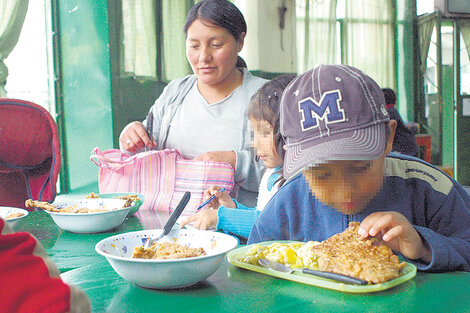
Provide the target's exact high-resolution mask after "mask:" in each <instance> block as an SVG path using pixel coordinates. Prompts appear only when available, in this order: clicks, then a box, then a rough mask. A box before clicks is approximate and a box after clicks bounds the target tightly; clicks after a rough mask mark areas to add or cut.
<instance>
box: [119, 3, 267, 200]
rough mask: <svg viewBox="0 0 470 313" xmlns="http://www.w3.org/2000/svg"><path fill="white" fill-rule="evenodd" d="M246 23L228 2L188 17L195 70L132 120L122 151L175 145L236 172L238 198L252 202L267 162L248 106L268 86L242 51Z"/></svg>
mask: <svg viewBox="0 0 470 313" xmlns="http://www.w3.org/2000/svg"><path fill="white" fill-rule="evenodd" d="M246 31H247V29H246V22H245V19H244V17H243V15H242V14H241V12H240V11H239V10H238V9H237V7H236V6H235V5H233V4H232V3H231V2H229V1H226V0H204V1H201V2H199V3H197V4H196V5H194V6H193V7H192V8H191V10H190V12H189V13H188V16H187V18H186V23H185V26H184V32H185V36H186V56H187V59H188V61H189V63H190V64H191V68H192V70H193V72H194V74H193V75H190V76H186V77H184V78H181V79H176V80H173V81H171V82H170V83H169V84H168V86H167V87H166V88H165V90H164V91H163V93H162V95H161V96H160V97H159V98H158V99H157V101H156V102H155V104H154V105H153V106H152V108H151V109H150V113H152V115H153V127H151V129H152V136H153V138H155V140H154V141H152V140H150V138H149V137H148V135H147V120H145V121H144V122H143V123H141V122H133V123H130V124H129V125H127V126H126V127H125V128H124V130H123V131H122V133H121V136H120V138H119V142H120V145H121V149H122V150H126V151H128V152H131V153H135V152H139V151H142V149H144V148H154V147H156V148H157V149H166V148H175V149H177V150H178V151H179V152H180V153H181V154H182V155H183V157H185V158H188V159H193V158H194V159H196V160H201V161H213V162H225V163H229V164H231V165H232V167H233V168H234V169H235V183H236V185H235V188H234V191H233V192H232V196H234V197H236V194H237V193H238V200H239V201H240V202H241V203H243V204H245V205H248V206H254V204H255V203H256V193H257V189H258V185H259V182H260V178H261V175H262V163H261V162H256V161H255V159H254V155H253V151H252V149H250V141H251V140H250V137H251V136H250V130H249V126H248V121H247V118H246V113H245V111H246V107H247V106H248V104H249V101H250V99H251V96H252V95H253V94H254V93H255V92H256V91H257V90H258V89H259V88H260V87H261V86H262V85H263V84H264V83H265V82H267V81H266V80H264V79H261V78H258V77H254V76H252V75H251V74H250V73H249V72H248V70H247V69H246V67H245V66H246V65H245V64H244V62H243V60H242V59H241V58H240V57H239V56H238V53H239V52H240V51H241V49H242V48H243V44H244V40H245V36H246Z"/></svg>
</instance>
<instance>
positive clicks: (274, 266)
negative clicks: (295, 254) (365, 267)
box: [258, 259, 369, 285]
mask: <svg viewBox="0 0 470 313" xmlns="http://www.w3.org/2000/svg"><path fill="white" fill-rule="evenodd" d="M258 263H259V264H261V265H262V266H263V267H266V268H269V269H270V270H274V271H278V272H283V273H288V274H291V273H293V272H295V271H298V269H293V268H290V267H289V266H287V265H284V264H281V263H278V262H274V261H270V260H268V259H259V260H258ZM302 273H305V274H310V275H314V276H318V277H323V278H328V279H332V280H336V281H339V282H342V283H346V284H354V285H367V284H368V283H369V282H368V281H367V280H362V279H359V278H354V277H351V276H346V275H342V274H337V273H332V272H325V271H316V270H312V269H309V268H303V269H302Z"/></svg>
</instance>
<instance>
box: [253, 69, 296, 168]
mask: <svg viewBox="0 0 470 313" xmlns="http://www.w3.org/2000/svg"><path fill="white" fill-rule="evenodd" d="M295 77H296V75H294V74H284V75H280V76H277V77H275V78H273V79H272V80H271V81H269V82H267V83H266V84H264V85H263V86H262V87H261V88H260V89H259V90H258V92H256V93H255V94H254V95H253V97H252V98H251V101H250V105H249V106H248V110H247V114H248V117H249V118H252V119H254V120H257V121H266V122H268V123H269V125H271V127H272V128H273V133H274V144H275V147H276V152H277V155H278V156H279V157H280V158H281V160H284V154H285V150H284V145H285V141H284V137H283V136H282V135H281V129H280V121H279V116H280V112H279V111H280V107H281V96H282V92H283V91H284V89H285V88H286V87H287V85H289V83H290V82H291V81H292V80H293V79H294V78H295Z"/></svg>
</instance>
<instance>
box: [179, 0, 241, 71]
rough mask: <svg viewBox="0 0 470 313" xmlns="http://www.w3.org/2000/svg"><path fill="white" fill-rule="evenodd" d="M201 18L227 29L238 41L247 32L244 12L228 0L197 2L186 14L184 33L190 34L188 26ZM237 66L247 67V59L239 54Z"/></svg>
mask: <svg viewBox="0 0 470 313" xmlns="http://www.w3.org/2000/svg"><path fill="white" fill-rule="evenodd" d="M197 19H200V20H202V21H207V22H209V23H211V24H214V25H216V26H219V27H222V28H224V29H226V30H227V31H228V32H229V33H230V34H232V36H233V37H234V38H235V40H236V41H238V40H240V36H241V34H242V33H243V32H244V33H245V34H246V32H247V28H246V22H245V18H244V17H243V14H242V12H240V10H239V9H238V8H237V7H236V6H235V5H234V4H233V3H231V2H230V1H227V0H203V1H201V2H198V3H196V4H195V5H194V6H193V7H192V8H191V10H189V13H188V15H187V16H186V23H185V24H184V29H183V30H184V35H185V36H187V35H188V28H189V26H191V24H192V23H193V22H194V21H195V20H197ZM235 66H236V67H238V68H240V67H245V68H246V63H245V61H244V60H243V59H242V58H241V57H240V56H238V57H237V64H236V65H235Z"/></svg>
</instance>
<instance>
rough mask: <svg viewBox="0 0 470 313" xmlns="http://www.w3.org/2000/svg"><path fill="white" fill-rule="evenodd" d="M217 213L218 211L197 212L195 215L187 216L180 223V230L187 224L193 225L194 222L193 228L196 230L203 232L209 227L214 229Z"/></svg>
mask: <svg viewBox="0 0 470 313" xmlns="http://www.w3.org/2000/svg"><path fill="white" fill-rule="evenodd" d="M217 212H218V210H212V209H205V210H201V211H199V212H197V213H196V214H194V215H193V216H189V217H187V218H185V219H184V220H183V221H182V222H181V224H180V228H183V227H184V226H185V225H187V224H189V223H193V222H194V225H193V227H194V228H196V229H201V230H205V229H208V228H209V227H211V226H213V227H216V226H217V221H218V220H219V218H218V216H217Z"/></svg>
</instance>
